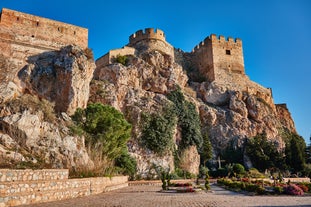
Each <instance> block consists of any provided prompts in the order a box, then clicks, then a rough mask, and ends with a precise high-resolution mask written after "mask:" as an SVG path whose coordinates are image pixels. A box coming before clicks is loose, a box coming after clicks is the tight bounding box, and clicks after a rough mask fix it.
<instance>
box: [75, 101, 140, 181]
mask: <svg viewBox="0 0 311 207" xmlns="http://www.w3.org/2000/svg"><path fill="white" fill-rule="evenodd" d="M72 120H73V121H74V123H75V126H74V127H75V128H77V129H79V128H80V130H78V131H79V132H80V131H81V130H83V134H84V135H85V136H86V145H87V146H88V148H89V149H88V151H89V152H88V153H89V155H90V157H92V160H93V161H94V162H96V163H102V164H99V165H97V166H95V168H97V167H100V168H102V171H103V173H105V174H111V173H112V172H113V171H114V170H116V169H113V162H116V163H117V164H118V165H119V166H116V167H124V169H123V171H122V173H125V172H127V173H129V174H130V175H131V174H133V170H134V169H133V168H135V163H134V162H133V160H132V159H131V158H130V157H129V155H127V152H128V149H127V146H126V144H127V141H128V140H129V138H130V135H131V125H130V124H129V123H128V122H127V121H126V120H125V119H124V116H123V114H122V113H120V112H119V111H118V110H116V109H115V108H113V107H111V106H107V105H102V104H100V103H95V104H90V105H88V106H87V108H86V109H84V110H83V109H77V111H76V112H75V114H74V115H73V116H72ZM104 164H106V165H104ZM103 168H105V169H103ZM117 170H118V171H120V170H119V169H117Z"/></svg>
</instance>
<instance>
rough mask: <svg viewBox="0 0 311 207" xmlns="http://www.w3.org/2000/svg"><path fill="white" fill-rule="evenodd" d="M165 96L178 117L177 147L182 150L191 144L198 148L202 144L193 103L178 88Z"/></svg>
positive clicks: (197, 117)
mask: <svg viewBox="0 0 311 207" xmlns="http://www.w3.org/2000/svg"><path fill="white" fill-rule="evenodd" d="M167 98H168V99H169V100H170V101H172V102H173V103H174V107H173V110H174V113H175V115H176V116H177V118H178V122H177V124H178V126H179V127H180V128H181V136H182V139H181V141H180V144H179V149H181V150H182V149H185V148H187V147H189V146H193V145H196V146H197V148H198V149H200V148H201V146H202V144H203V137H202V134H201V122H200V117H199V114H198V112H197V111H196V108H195V105H194V104H193V103H192V102H189V101H187V100H186V99H185V97H184V95H183V93H182V91H181V90H180V88H178V89H177V90H175V91H172V92H170V93H169V94H168V95H167Z"/></svg>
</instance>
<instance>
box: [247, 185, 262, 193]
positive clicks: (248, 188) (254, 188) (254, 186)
mask: <svg viewBox="0 0 311 207" xmlns="http://www.w3.org/2000/svg"><path fill="white" fill-rule="evenodd" d="M259 187H260V186H258V185H256V184H252V183H248V184H246V186H245V190H246V191H249V192H256V191H257V189H258V188H259Z"/></svg>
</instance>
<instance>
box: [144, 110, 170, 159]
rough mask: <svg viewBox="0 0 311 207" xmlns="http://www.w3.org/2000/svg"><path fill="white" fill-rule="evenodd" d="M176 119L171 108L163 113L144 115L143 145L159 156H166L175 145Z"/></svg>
mask: <svg viewBox="0 0 311 207" xmlns="http://www.w3.org/2000/svg"><path fill="white" fill-rule="evenodd" d="M175 120H176V118H175V116H174V114H173V113H172V111H171V109H170V108H166V109H164V110H163V112H162V113H157V114H143V115H142V123H143V124H142V135H141V142H142V145H144V146H145V147H147V148H148V149H150V150H152V151H153V152H155V153H157V154H160V155H162V154H164V153H165V152H166V151H167V150H168V149H170V147H172V145H173V130H174V126H175V123H176V121H175Z"/></svg>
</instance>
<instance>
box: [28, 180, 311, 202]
mask: <svg viewBox="0 0 311 207" xmlns="http://www.w3.org/2000/svg"><path fill="white" fill-rule="evenodd" d="M160 189H161V187H159V186H130V187H126V188H123V189H119V190H116V191H112V192H108V193H101V194H98V195H92V196H88V197H81V198H75V199H69V200H63V201H56V202H49V203H40V204H35V205H31V206H38V207H39V206H40V207H69V206H70V207H71V206H73V207H208V206H228V207H229V206H230V207H235V206H236V207H240V206H296V207H298V206H300V207H307V206H309V207H311V197H310V196H298V197H297V196H296V197H294V196H249V195H244V194H239V193H234V192H231V191H227V190H224V189H223V188H220V187H218V186H215V185H212V192H207V193H206V192H199V193H161V192H159V190H160ZM28 206H30V205H28ZM24 207H26V206H24Z"/></svg>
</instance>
